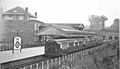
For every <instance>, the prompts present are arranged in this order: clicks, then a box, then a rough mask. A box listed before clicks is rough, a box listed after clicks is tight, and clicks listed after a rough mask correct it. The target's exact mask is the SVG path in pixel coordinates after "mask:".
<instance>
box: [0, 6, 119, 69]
mask: <svg viewBox="0 0 120 69" xmlns="http://www.w3.org/2000/svg"><path fill="white" fill-rule="evenodd" d="M0 12H1V14H0V18H1V19H0V21H1V22H3V23H4V25H5V26H4V28H3V30H5V32H4V35H2V36H3V37H1V38H0V39H1V41H0V69H57V68H59V69H60V68H61V67H62V68H61V69H73V68H72V67H73V66H74V64H73V62H75V61H76V59H77V57H78V56H79V58H80V61H81V60H83V59H84V58H85V57H86V56H88V55H90V54H92V53H93V52H97V53H101V50H103V49H105V48H106V47H108V45H110V46H115V48H116V47H117V46H118V45H119V40H118V39H119V32H116V31H110V30H104V31H103V30H101V31H99V32H98V31H93V30H86V29H84V28H85V27H84V25H83V24H82V23H81V24H76V23H74V24H72V23H69V24H64V23H58V24H57V23H56V24H54V23H44V22H42V21H39V20H37V12H35V14H34V15H33V14H31V13H30V12H29V9H28V7H26V8H22V7H20V6H17V7H15V8H12V9H9V10H7V11H5V12H3V11H2V8H1V9H0ZM76 27H77V29H76Z"/></svg>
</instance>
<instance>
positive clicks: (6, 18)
mask: <svg viewBox="0 0 120 69" xmlns="http://www.w3.org/2000/svg"><path fill="white" fill-rule="evenodd" d="M4 19H5V20H13V17H12V16H9V15H5V17H4Z"/></svg>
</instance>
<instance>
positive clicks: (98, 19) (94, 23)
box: [88, 15, 108, 30]
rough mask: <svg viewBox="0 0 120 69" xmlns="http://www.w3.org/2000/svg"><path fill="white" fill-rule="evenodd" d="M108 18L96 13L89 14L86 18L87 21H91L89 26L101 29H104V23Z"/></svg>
mask: <svg viewBox="0 0 120 69" xmlns="http://www.w3.org/2000/svg"><path fill="white" fill-rule="evenodd" d="M106 20H108V18H107V17H106V16H104V15H102V16H98V15H91V16H90V17H89V19H88V21H89V22H90V23H91V26H90V28H91V29H94V30H102V29H104V26H105V25H104V23H105V21H106Z"/></svg>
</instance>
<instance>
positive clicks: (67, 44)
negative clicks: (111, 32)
mask: <svg viewBox="0 0 120 69" xmlns="http://www.w3.org/2000/svg"><path fill="white" fill-rule="evenodd" d="M101 43H102V39H99V38H91V39H86V38H74V39H54V40H52V41H47V42H46V44H45V54H46V55H47V56H60V55H65V54H68V53H71V52H74V51H79V50H82V49H86V48H90V47H93V46H97V45H100V44H101Z"/></svg>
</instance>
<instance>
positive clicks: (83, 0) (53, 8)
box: [0, 0, 120, 26]
mask: <svg viewBox="0 0 120 69" xmlns="http://www.w3.org/2000/svg"><path fill="white" fill-rule="evenodd" d="M0 6H2V7H3V10H4V11H6V10H9V9H11V8H14V7H16V6H21V7H23V8H25V7H28V8H29V12H30V13H32V14H33V15H34V12H37V13H38V20H40V21H42V22H45V23H83V24H84V25H90V22H89V21H88V18H89V16H91V15H99V16H101V15H105V16H106V17H107V18H108V20H107V21H106V22H105V25H106V26H110V25H111V24H112V23H113V20H114V19H115V18H120V0H0Z"/></svg>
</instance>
